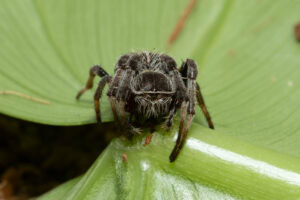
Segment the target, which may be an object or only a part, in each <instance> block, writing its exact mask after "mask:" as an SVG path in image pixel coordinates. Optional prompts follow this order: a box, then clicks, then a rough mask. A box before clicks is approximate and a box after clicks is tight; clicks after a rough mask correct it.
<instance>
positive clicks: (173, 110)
mask: <svg viewBox="0 0 300 200" xmlns="http://www.w3.org/2000/svg"><path fill="white" fill-rule="evenodd" d="M175 116H176V106H175V105H174V106H172V107H171V109H170V114H169V115H168V118H167V120H166V122H165V124H164V125H163V127H164V128H165V130H166V131H169V130H170V128H171V126H172V124H173V119H174V117H175Z"/></svg>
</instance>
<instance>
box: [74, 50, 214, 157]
mask: <svg viewBox="0 0 300 200" xmlns="http://www.w3.org/2000/svg"><path fill="white" fill-rule="evenodd" d="M114 72H115V74H114V75H113V76H110V75H109V74H108V73H107V72H106V71H105V70H104V69H103V68H102V67H100V66H99V65H95V66H93V67H92V68H91V69H90V76H89V79H88V81H87V83H86V85H85V87H84V88H83V89H81V90H80V91H79V92H78V94H77V96H76V98H77V99H79V98H80V96H81V95H82V94H83V93H84V92H85V91H86V90H88V89H91V88H92V86H93V79H94V77H95V76H96V75H98V76H100V77H101V80H100V82H99V84H98V87H97V90H96V92H95V95H94V105H95V112H96V118H97V121H98V122H99V123H101V114H100V107H99V100H100V98H101V96H102V91H103V88H104V86H105V85H106V84H108V85H109V89H108V92H107V96H108V98H109V102H110V106H111V109H112V112H113V116H114V120H115V121H119V122H120V124H121V125H122V126H123V127H126V128H127V130H129V132H130V133H131V134H132V135H134V134H136V133H139V128H136V127H135V124H134V123H136V124H145V123H146V122H147V121H153V120H154V121H155V122H157V121H160V122H161V120H163V119H166V120H165V125H164V126H165V128H166V130H169V129H170V127H171V126H172V123H173V119H174V117H175V115H176V111H177V109H179V108H180V123H179V131H178V136H177V140H176V144H175V146H174V148H173V151H172V153H171V154H170V156H169V159H170V162H173V161H175V159H176V158H177V156H178V154H179V152H180V150H181V149H182V147H183V145H184V142H185V139H186V136H187V133H188V130H189V128H190V125H191V122H192V120H193V117H194V115H195V104H196V103H195V100H196V99H197V102H198V104H199V106H200V108H201V109H202V111H203V113H204V115H205V117H206V120H207V122H208V125H209V127H210V128H211V129H214V125H213V122H212V120H211V118H210V115H209V113H208V110H207V108H206V106H205V103H204V100H203V97H202V94H201V91H200V87H199V85H198V83H197V82H196V78H197V74H198V70H197V65H196V63H195V61H194V60H192V59H187V60H186V61H185V62H183V63H182V65H181V67H180V68H179V69H177V64H176V62H175V60H174V59H173V58H172V57H171V56H168V55H166V54H160V53H152V52H139V53H129V54H125V55H123V56H121V57H120V58H119V60H118V61H117V63H116V65H115V71H114ZM125 112H127V113H129V117H128V120H127V122H125ZM133 119H134V120H133ZM185 121H186V122H185ZM184 122H185V127H184ZM150 140H151V138H150ZM148 142H150V141H148Z"/></svg>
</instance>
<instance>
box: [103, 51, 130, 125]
mask: <svg viewBox="0 0 300 200" xmlns="http://www.w3.org/2000/svg"><path fill="white" fill-rule="evenodd" d="M129 58H130V56H129V55H128V54H125V55H123V56H121V57H120V59H119V60H118V62H117V64H116V68H115V76H114V77H113V79H112V81H111V84H110V87H109V89H108V92H107V96H108V97H109V101H110V105H111V108H112V111H113V115H114V119H115V121H117V119H118V117H117V111H116V107H118V109H119V114H120V118H121V122H122V123H123V124H124V113H125V111H124V110H125V108H124V106H125V102H124V105H123V103H120V98H119V95H118V94H119V91H120V87H122V85H123V83H124V76H126V72H127V61H128V59H129ZM120 104H121V105H120Z"/></svg>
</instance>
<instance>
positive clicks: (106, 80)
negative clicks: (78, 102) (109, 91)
mask: <svg viewBox="0 0 300 200" xmlns="http://www.w3.org/2000/svg"><path fill="white" fill-rule="evenodd" d="M96 75H97V76H100V77H102V78H101V80H100V81H99V84H98V87H97V89H96V92H95V95H94V105H95V112H96V118H97V121H98V123H101V113H100V103H99V100H100V98H101V96H102V91H103V88H104V86H105V85H106V84H107V83H109V82H110V81H111V78H112V77H111V76H109V75H108V73H107V72H106V71H105V70H104V69H103V68H102V67H100V66H99V65H95V66H93V67H92V68H91V69H90V76H89V79H88V81H87V83H86V85H85V87H84V88H82V89H81V90H80V91H79V92H78V93H77V95H76V99H79V98H80V97H81V95H82V94H83V93H84V92H85V91H86V90H88V89H91V88H92V87H93V80H94V78H95V76H96Z"/></svg>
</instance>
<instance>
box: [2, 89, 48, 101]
mask: <svg viewBox="0 0 300 200" xmlns="http://www.w3.org/2000/svg"><path fill="white" fill-rule="evenodd" d="M0 95H14V96H18V97H21V98H24V99H28V100H30V101H35V102H38V103H43V104H50V101H46V100H43V99H38V98H35V97H31V96H28V95H26V94H23V93H20V92H16V91H12V90H5V91H0Z"/></svg>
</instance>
